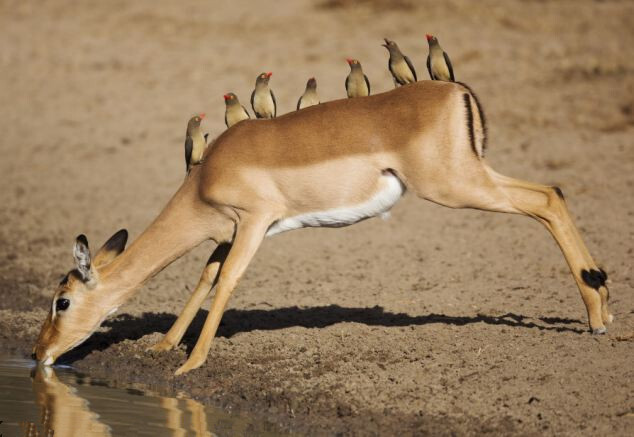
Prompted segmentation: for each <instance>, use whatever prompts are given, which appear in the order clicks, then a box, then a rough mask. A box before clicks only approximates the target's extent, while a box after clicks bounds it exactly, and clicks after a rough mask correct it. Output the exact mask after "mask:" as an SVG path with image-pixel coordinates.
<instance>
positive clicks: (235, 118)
mask: <svg viewBox="0 0 634 437" xmlns="http://www.w3.org/2000/svg"><path fill="white" fill-rule="evenodd" d="M224 97H225V124H226V125H227V127H231V126H233V125H234V124H236V123H238V122H239V121H242V120H248V119H250V118H251V116H250V115H249V112H248V111H247V108H245V107H244V106H242V105H241V104H240V100H238V96H236V95H235V94H234V93H228V94H225V96H224Z"/></svg>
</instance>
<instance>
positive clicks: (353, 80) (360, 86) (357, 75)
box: [346, 58, 370, 97]
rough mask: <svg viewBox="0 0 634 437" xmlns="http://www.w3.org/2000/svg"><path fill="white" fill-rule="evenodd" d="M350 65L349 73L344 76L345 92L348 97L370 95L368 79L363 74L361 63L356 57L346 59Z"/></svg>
mask: <svg viewBox="0 0 634 437" xmlns="http://www.w3.org/2000/svg"><path fill="white" fill-rule="evenodd" d="M346 61H347V62H348V65H350V74H348V77H346V93H348V97H361V96H369V95H370V81H369V80H368V76H366V75H365V74H363V69H362V68H361V63H360V62H359V61H357V60H356V59H350V58H348V59H346Z"/></svg>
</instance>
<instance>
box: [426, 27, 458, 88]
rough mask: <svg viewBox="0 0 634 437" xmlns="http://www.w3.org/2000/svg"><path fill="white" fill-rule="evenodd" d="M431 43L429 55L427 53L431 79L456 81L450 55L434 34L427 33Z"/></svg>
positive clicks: (428, 40)
mask: <svg viewBox="0 0 634 437" xmlns="http://www.w3.org/2000/svg"><path fill="white" fill-rule="evenodd" d="M425 36H426V37H427V42H428V43H429V55H427V71H429V77H430V78H431V80H444V81H447V82H449V81H451V82H454V81H455V79H454V77H453V68H452V67H451V61H450V60H449V56H448V55H447V53H445V52H444V51H443V49H442V47H440V44H439V43H438V39H437V38H436V37H435V36H433V35H429V34H427V35H425Z"/></svg>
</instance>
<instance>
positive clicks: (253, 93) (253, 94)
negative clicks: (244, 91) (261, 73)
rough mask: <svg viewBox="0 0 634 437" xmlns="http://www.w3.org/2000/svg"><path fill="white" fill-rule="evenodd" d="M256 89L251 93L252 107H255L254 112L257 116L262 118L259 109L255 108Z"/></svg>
mask: <svg viewBox="0 0 634 437" xmlns="http://www.w3.org/2000/svg"><path fill="white" fill-rule="evenodd" d="M254 103H255V90H253V92H252V93H251V108H253V113H254V114H255V117H256V118H260V115H259V114H258V111H256V110H255V104H254Z"/></svg>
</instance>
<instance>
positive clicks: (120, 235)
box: [93, 229, 128, 268]
mask: <svg viewBox="0 0 634 437" xmlns="http://www.w3.org/2000/svg"><path fill="white" fill-rule="evenodd" d="M127 242H128V231H126V230H125V229H121V230H119V231H117V232H116V233H115V234H114V235H113V236H112V237H110V239H109V240H108V241H106V242H105V244H104V245H103V246H101V249H99V250H98V251H97V254H96V255H95V259H94V260H93V264H94V266H95V267H96V268H99V267H102V266H105V265H106V264H109V263H110V262H112V260H113V259H115V258H116V257H117V255H119V254H120V253H121V252H123V250H124V249H125V244H126V243H127Z"/></svg>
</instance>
